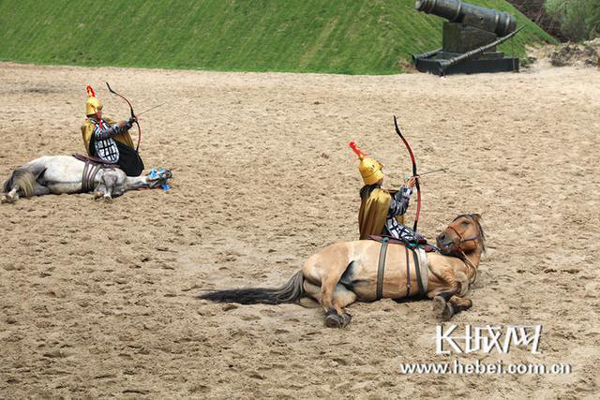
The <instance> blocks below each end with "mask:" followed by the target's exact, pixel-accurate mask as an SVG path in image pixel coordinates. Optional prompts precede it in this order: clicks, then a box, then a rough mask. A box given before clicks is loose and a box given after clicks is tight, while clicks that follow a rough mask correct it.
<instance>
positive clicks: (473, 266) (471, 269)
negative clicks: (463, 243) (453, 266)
mask: <svg viewBox="0 0 600 400" xmlns="http://www.w3.org/2000/svg"><path fill="white" fill-rule="evenodd" d="M482 253H483V249H482V248H481V247H477V249H475V250H473V251H472V252H470V253H463V254H464V257H465V260H464V261H463V262H464V263H465V265H466V267H467V276H468V278H469V280H471V279H472V278H474V277H475V275H477V269H478V268H479V262H480V261H481V254H482Z"/></svg>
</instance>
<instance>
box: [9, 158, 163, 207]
mask: <svg viewBox="0 0 600 400" xmlns="http://www.w3.org/2000/svg"><path fill="white" fill-rule="evenodd" d="M171 176H172V174H171V172H170V171H169V170H165V171H160V172H159V173H158V174H153V175H151V176H150V175H146V176H139V177H128V176H127V175H125V172H123V171H121V170H120V169H118V168H107V167H106V166H101V165H97V164H89V163H87V162H84V161H81V160H79V159H77V158H75V157H73V156H44V157H40V158H36V159H35V160H33V161H30V162H28V163H27V164H25V165H23V166H21V167H19V168H17V169H15V170H14V171H13V173H12V175H11V177H10V178H9V179H8V180H7V181H6V182H4V187H3V192H4V194H3V195H2V197H1V198H0V202H2V203H14V202H15V201H16V200H18V199H19V197H31V196H42V195H45V194H50V193H53V194H63V193H85V192H92V191H93V192H94V198H100V197H103V198H104V199H111V198H112V197H115V196H120V195H122V194H123V193H124V192H126V191H128V190H133V189H141V188H156V187H160V185H162V184H163V183H165V182H166V181H167V179H169V178H171Z"/></svg>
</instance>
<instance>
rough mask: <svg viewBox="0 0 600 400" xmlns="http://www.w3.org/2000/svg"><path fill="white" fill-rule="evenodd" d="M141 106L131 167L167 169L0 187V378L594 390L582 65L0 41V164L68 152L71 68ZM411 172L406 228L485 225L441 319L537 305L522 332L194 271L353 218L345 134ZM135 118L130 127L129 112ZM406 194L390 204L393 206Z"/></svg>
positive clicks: (595, 205)
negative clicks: (76, 191)
mask: <svg viewBox="0 0 600 400" xmlns="http://www.w3.org/2000/svg"><path fill="white" fill-rule="evenodd" d="M104 81H108V82H110V84H111V86H112V87H113V88H114V89H115V90H117V91H118V92H120V93H122V94H124V95H125V96H127V97H128V98H129V99H130V100H131V101H132V103H133V104H134V107H135V109H136V111H142V110H144V109H146V108H150V107H152V106H154V105H156V104H160V103H163V102H167V104H166V105H164V106H163V107H162V108H159V109H156V110H155V111H151V112H149V113H147V114H145V115H143V116H142V117H141V121H140V122H141V124H142V128H143V137H142V139H143V140H142V145H141V152H142V156H143V158H144V161H145V163H146V167H147V168H152V167H168V168H171V169H172V170H173V174H174V180H173V182H172V184H173V187H174V188H173V190H172V191H171V192H165V191H162V190H145V191H136V192H129V193H126V194H125V195H124V196H122V197H120V198H118V199H115V200H114V201H113V202H112V203H105V202H102V201H94V200H92V196H91V195H90V194H80V195H62V196H54V195H52V196H45V197H38V198H32V199H25V200H21V201H19V202H18V203H17V204H15V205H6V204H3V205H1V206H0V220H1V227H0V239H1V250H0V309H1V313H0V361H1V363H0V397H1V398H7V399H8V398H29V397H31V398H44V397H50V398H58V397H64V398H106V397H119V398H140V397H144V398H180V397H185V398H217V399H226V398H232V397H233V398H238V397H241V398H265V397H277V398H290V399H295V398H316V397H322V398H361V399H362V398H369V399H380V398H402V397H411V398H418V397H423V398H457V397H464V398H525V397H530V398H536V399H538V398H550V399H551V398H560V399H571V398H572V399H575V398H597V397H595V396H597V395H598V392H599V391H600V377H599V376H600V375H599V374H598V365H599V363H600V316H599V313H600V292H599V288H600V284H599V282H600V271H599V267H600V262H599V261H598V260H599V257H600V244H599V243H600V240H599V239H600V219H599V215H600V214H599V213H598V210H599V208H600V196H599V194H600V177H599V173H598V172H599V170H598V161H599V157H600V156H599V154H600V140H599V136H598V133H599V132H600V120H599V119H598V115H600V73H599V71H598V70H597V69H595V68H576V67H565V68H536V69H534V70H529V71H524V72H521V73H518V74H516V73H502V74H482V75H477V76H451V77H448V78H444V79H441V78H439V77H436V76H432V75H424V74H409V75H397V76H340V75H337V76H336V75H317V74H278V73H265V74H258V73H216V72H193V71H171V70H164V71H163V70H136V69H117V68H71V67H41V66H30V65H15V64H9V63H4V64H0V138H1V140H0V175H1V179H2V181H3V180H4V179H6V178H8V176H9V173H10V172H11V170H12V169H13V168H14V167H16V166H18V165H20V164H22V163H25V162H27V161H29V160H31V159H33V158H36V157H38V156H41V155H47V154H71V153H74V152H81V151H83V146H82V141H81V134H80V131H79V126H80V125H81V123H82V121H83V119H84V116H83V114H84V103H85V98H86V95H85V85H87V84H91V85H93V86H94V87H95V88H96V90H97V94H98V96H99V97H100V99H101V100H102V101H103V102H104V112H105V115H106V116H111V117H114V118H120V119H123V118H126V117H127V116H128V112H129V110H128V108H127V106H126V105H125V103H124V102H123V101H122V100H121V99H118V98H116V97H114V96H111V95H110V94H109V93H108V91H107V90H106V88H105V86H103V82H104ZM393 114H396V115H397V116H398V117H399V118H400V122H401V125H402V127H403V129H404V132H405V134H406V136H407V138H408V140H409V141H410V143H411V145H412V147H413V148H414V151H415V153H416V156H417V161H418V165H419V168H420V171H426V170H431V169H436V168H440V167H443V166H447V167H449V171H448V172H447V173H437V174H431V175H427V176H425V177H423V181H422V190H423V191H422V193H423V209H422V214H421V220H420V222H419V225H420V230H421V231H422V232H423V234H424V235H425V236H427V237H428V238H431V239H433V238H434V237H435V236H436V235H437V234H438V233H439V232H440V231H441V230H442V229H443V228H444V227H445V226H447V225H448V223H449V222H450V221H451V220H452V219H453V218H454V217H455V216H456V215H458V214H460V213H481V214H482V215H483V218H484V220H483V226H484V228H485V232H486V234H487V238H488V242H487V243H488V247H489V250H488V253H487V255H485V256H484V258H483V260H482V263H481V266H480V274H479V278H478V280H477V282H476V284H475V285H474V287H473V288H472V289H471V291H470V293H469V297H470V298H472V299H473V301H474V307H473V308H472V309H471V310H469V311H468V312H465V313H462V314H459V315H457V316H456V317H455V318H454V319H453V320H452V321H451V323H446V324H445V326H446V327H449V326H450V325H451V324H456V325H458V327H459V328H458V329H462V330H464V326H465V325H471V326H486V325H488V324H489V325H493V326H502V327H506V326H509V325H543V332H542V340H541V344H540V351H541V354H537V355H536V354H531V352H530V348H527V347H525V346H512V347H511V349H510V352H509V353H508V354H506V355H498V353H497V352H495V351H493V352H492V353H491V354H484V353H483V352H477V353H474V354H469V355H457V354H453V355H450V356H442V355H438V354H436V351H435V342H434V339H433V338H434V335H435V330H436V326H438V325H439V324H440V323H439V322H438V320H437V318H436V316H435V315H434V314H433V312H432V308H431V307H432V303H431V302H430V301H413V302H403V303H397V302H394V301H391V300H384V301H379V302H376V303H360V304H355V305H353V306H351V307H350V308H349V312H350V313H351V314H352V315H353V317H354V319H353V321H352V324H351V325H350V326H349V327H348V328H347V329H344V330H333V329H328V328H326V327H325V326H324V324H323V312H322V311H321V310H320V309H307V308H302V307H300V306H298V305H293V304H287V305H282V306H267V305H253V306H239V307H230V306H229V307H228V306H223V305H221V304H212V303H207V302H205V301H200V300H196V299H195V298H194V296H195V295H197V294H199V293H202V291H203V290H205V289H211V288H230V287H243V286H265V285H266V286H279V285H280V284H282V283H284V282H285V281H287V279H288V278H289V277H291V275H292V274H294V273H295V272H296V271H297V270H298V269H299V268H300V267H301V265H302V263H303V261H304V260H305V259H306V258H307V257H309V256H310V255H312V254H313V253H315V252H317V251H318V250H319V249H321V248H322V247H324V246H325V245H328V244H330V243H333V242H336V241H341V240H354V239H356V238H357V233H358V231H357V223H356V215H357V212H358V207H359V197H358V190H359V189H360V186H361V180H360V175H359V173H358V168H357V167H358V161H357V159H356V157H355V156H354V154H353V153H352V152H351V150H350V149H349V148H348V142H349V141H351V140H355V141H356V142H357V143H358V144H359V145H360V146H361V148H362V149H363V150H364V151H365V152H367V153H369V154H371V155H373V156H375V157H377V158H378V159H379V160H380V161H382V162H383V163H384V165H385V166H386V169H385V171H387V173H388V178H387V181H386V186H388V187H397V186H398V185H399V184H401V183H402V181H403V178H404V176H405V175H406V174H408V173H410V160H409V157H408V153H407V151H406V149H405V148H404V147H403V145H402V143H401V142H400V141H399V139H398V137H397V136H396V134H395V133H394V130H393V123H392V115H393ZM134 138H135V135H134ZM415 199H416V197H415V198H414V199H413V203H412V206H411V208H410V209H409V212H408V221H409V222H410V221H412V219H413V217H414V212H415V209H416V207H415V204H416V201H414V200H415ZM454 360H459V361H460V362H462V363H475V362H476V361H477V360H479V361H480V362H482V363H497V362H498V360H501V361H502V362H503V363H505V364H509V363H532V364H546V365H552V364H555V363H566V364H570V365H571V367H572V372H571V373H570V374H562V375H561V374H548V375H542V374H522V375H519V374H502V375H499V374H493V375H480V374H479V375H478V374H462V375H432V374H421V375H417V374H413V375H405V374H401V373H400V370H399V365H400V364H401V363H427V362H429V363H431V362H436V363H442V362H448V361H449V362H452V361H454Z"/></svg>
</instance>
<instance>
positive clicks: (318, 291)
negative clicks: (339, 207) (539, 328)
mask: <svg viewBox="0 0 600 400" xmlns="http://www.w3.org/2000/svg"><path fill="white" fill-rule="evenodd" d="M480 219H481V216H480V215H479V214H470V215H459V216H458V217H456V218H455V219H454V221H452V223H451V224H450V225H449V226H448V227H447V228H446V229H445V230H444V231H443V232H442V233H441V234H440V235H439V236H438V237H437V240H436V241H437V246H438V247H439V249H440V253H425V252H423V251H419V253H420V259H421V260H420V262H419V263H418V264H420V268H416V266H417V265H418V264H417V263H415V262H412V263H411V259H414V260H417V257H414V254H412V255H411V256H410V257H409V253H411V251H409V250H408V249H406V247H405V246H404V245H403V244H394V245H389V246H387V244H386V245H385V246H386V247H387V254H386V252H385V251H384V252H382V251H381V250H382V248H384V245H382V244H381V243H379V242H376V241H373V240H361V241H356V242H340V243H336V244H333V245H331V246H328V247H326V248H325V249H323V250H321V251H320V252H319V253H317V254H315V255H313V256H312V257H310V258H309V259H308V261H307V262H306V263H305V264H304V266H303V267H302V270H301V271H298V272H297V273H296V274H295V275H294V276H293V277H292V278H291V279H290V280H289V282H288V283H286V284H285V285H284V286H282V287H280V288H276V289H275V288H273V289H266V288H250V289H233V290H220V291H214V292H210V293H208V294H203V295H200V296H198V298H200V299H208V300H211V301H217V302H227V303H241V304H254V303H266V304H279V303H295V302H298V301H299V300H300V299H301V298H303V297H310V298H313V299H315V300H317V301H319V302H320V303H321V306H322V307H323V308H324V309H325V324H326V325H327V326H328V327H339V328H341V327H345V326H346V325H348V324H349V323H350V320H351V318H352V317H351V316H350V315H349V314H347V313H346V312H345V311H344V307H346V306H348V305H349V304H352V303H353V302H355V301H374V300H378V299H379V298H392V299H400V298H404V297H409V296H415V295H418V294H419V293H422V294H424V295H426V296H427V297H429V298H430V299H433V300H434V311H436V312H437V313H439V316H440V317H441V318H442V319H444V320H449V319H450V318H451V317H452V315H454V314H455V313H458V312H460V311H462V310H466V309H468V308H470V307H471V306H472V304H473V302H472V301H471V300H469V299H463V298H462V297H463V296H464V295H465V294H466V293H467V291H468V290H469V285H470V284H472V283H473V282H474V281H475V278H476V275H477V267H478V266H479V260H480V259H481V255H482V254H483V252H485V234H484V232H483V229H482V227H481V224H480V222H479V220H480ZM384 250H385V248H384ZM382 258H383V261H384V268H382V267H381V264H382V263H381V261H380V260H381V259H382ZM411 264H412V265H411ZM419 271H420V272H419ZM419 274H420V275H422V276H421V279H420V280H418V277H419ZM411 282H413V284H412V285H411V284H410V283H411ZM415 282H417V283H418V284H414V283H415Z"/></svg>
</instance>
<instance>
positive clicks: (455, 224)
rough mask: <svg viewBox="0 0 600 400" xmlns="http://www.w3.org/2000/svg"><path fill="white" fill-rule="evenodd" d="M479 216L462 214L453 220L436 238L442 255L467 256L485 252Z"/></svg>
mask: <svg viewBox="0 0 600 400" xmlns="http://www.w3.org/2000/svg"><path fill="white" fill-rule="evenodd" d="M480 219H481V215H479V214H463V215H459V216H458V217H456V218H454V220H453V221H452V223H451V224H450V225H448V227H447V228H446V229H444V231H443V232H442V233H440V234H439V235H438V237H437V238H436V243H437V247H438V248H439V249H440V252H441V253H442V254H444V255H460V254H469V253H472V252H474V251H476V250H480V251H481V252H484V251H485V234H484V233H483V228H482V227H481V224H480V223H479V220H480Z"/></svg>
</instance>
